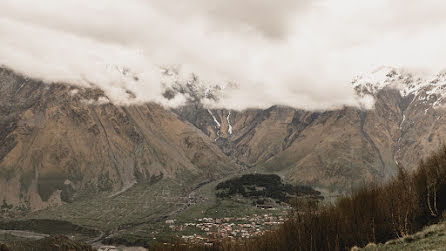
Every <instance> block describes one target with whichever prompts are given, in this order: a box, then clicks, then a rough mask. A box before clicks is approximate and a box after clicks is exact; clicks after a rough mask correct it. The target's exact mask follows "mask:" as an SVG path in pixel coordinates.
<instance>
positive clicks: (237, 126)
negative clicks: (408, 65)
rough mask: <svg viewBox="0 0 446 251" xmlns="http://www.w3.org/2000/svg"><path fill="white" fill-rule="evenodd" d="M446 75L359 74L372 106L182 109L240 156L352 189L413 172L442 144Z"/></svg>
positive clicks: (357, 83)
mask: <svg viewBox="0 0 446 251" xmlns="http://www.w3.org/2000/svg"><path fill="white" fill-rule="evenodd" d="M445 86H446V81H445V76H444V74H441V73H440V74H438V75H437V76H435V77H432V78H431V79H429V78H427V79H423V78H419V77H416V76H415V75H413V74H410V73H408V72H404V71H401V70H397V69H393V68H382V69H380V70H379V71H377V72H374V73H372V74H371V75H370V76H359V77H357V78H356V79H355V80H354V81H353V83H352V87H353V88H354V89H355V90H356V91H357V93H358V95H359V96H363V95H371V96H373V97H374V99H375V101H376V102H375V107H374V108H373V109H371V110H362V109H359V108H349V107H345V108H343V109H340V110H333V111H324V112H309V111H303V110H296V109H291V108H285V107H271V108H270V109H267V110H247V111H242V112H236V111H228V110H224V109H220V110H209V109H206V108H204V107H203V106H202V105H201V104H200V102H197V101H195V102H191V104H190V105H188V106H185V107H182V108H179V109H176V110H175V112H176V113H177V114H179V117H180V118H181V119H183V120H185V121H189V122H191V123H192V124H194V125H195V126H196V127H197V128H199V129H201V130H202V131H203V132H204V133H205V134H206V135H208V136H209V137H210V138H211V139H213V140H214V141H215V142H216V144H217V145H219V147H220V148H221V149H222V150H223V151H224V152H225V153H226V154H228V155H229V156H231V157H232V158H233V159H234V160H236V161H238V162H239V163H241V164H242V165H245V166H257V167H262V169H265V170H267V171H271V172H277V173H280V174H282V175H283V176H284V177H285V178H287V179H289V180H290V181H293V182H296V183H305V184H309V185H314V186H321V187H326V188H331V189H334V190H336V189H340V190H350V189H351V188H354V187H358V186H361V185H363V184H364V183H366V182H371V181H377V182H381V181H385V180H387V179H388V178H389V177H391V176H392V175H394V174H395V173H396V172H397V165H400V166H402V167H404V168H406V169H409V170H411V169H413V168H414V167H415V166H416V163H417V162H418V161H419V160H420V159H421V158H423V157H424V156H426V155H428V154H429V153H431V152H432V151H434V150H435V149H438V147H439V146H440V145H441V144H442V137H444V136H443V135H444V134H445V133H444V132H445V130H444V129H445V128H444V121H443V119H444V117H445V116H442V114H443V113H444V109H443V106H442V100H443V96H444V91H443V90H446V87H445Z"/></svg>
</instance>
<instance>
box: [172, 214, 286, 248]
mask: <svg viewBox="0 0 446 251" xmlns="http://www.w3.org/2000/svg"><path fill="white" fill-rule="evenodd" d="M285 215H286V213H283V214H281V215H273V214H272V213H266V214H262V215H257V214H253V215H252V216H247V217H240V218H239V217H225V218H200V219H196V222H193V223H183V224H176V220H166V222H165V223H166V224H167V225H168V226H169V228H170V229H171V230H172V231H177V232H183V231H187V230H191V231H197V232H199V233H202V234H192V235H182V236H181V238H182V239H183V240H184V241H185V242H188V243H206V242H213V241H215V240H217V239H233V240H235V239H242V238H253V237H257V236H260V235H263V234H264V233H266V232H267V231H271V230H272V229H274V228H275V227H277V226H279V225H281V224H283V223H284V221H285V220H286V217H285ZM188 232H190V231H188Z"/></svg>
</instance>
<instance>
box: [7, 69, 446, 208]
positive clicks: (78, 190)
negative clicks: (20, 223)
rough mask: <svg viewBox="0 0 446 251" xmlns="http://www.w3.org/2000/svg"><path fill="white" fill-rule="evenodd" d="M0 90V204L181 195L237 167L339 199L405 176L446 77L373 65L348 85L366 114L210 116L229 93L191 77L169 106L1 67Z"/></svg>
mask: <svg viewBox="0 0 446 251" xmlns="http://www.w3.org/2000/svg"><path fill="white" fill-rule="evenodd" d="M123 74H124V73H123ZM166 74H167V75H168V76H171V75H174V73H171V72H168V71H167V72H166ZM133 79H134V80H135V81H138V78H137V77H133ZM0 83H1V85H0V95H1V97H2V98H1V99H0V128H1V130H0V187H1V190H0V191H1V192H0V202H2V209H3V208H6V209H8V208H16V209H19V208H22V209H31V210H37V209H42V208H45V207H47V206H49V205H61V204H64V203H67V202H68V203H70V202H72V201H76V200H77V199H78V198H81V197H82V196H85V195H90V196H92V195H95V194H100V195H104V196H113V195H117V194H120V193H122V192H124V191H126V190H127V189H129V188H131V187H133V186H134V185H135V184H143V183H144V184H145V183H147V184H152V183H154V182H158V181H163V182H168V183H169V184H175V185H177V186H178V188H179V189H181V191H183V193H184V196H186V197H187V194H188V193H189V192H190V191H192V190H193V189H194V188H196V187H197V186H199V185H200V184H203V183H206V182H209V181H212V180H218V179H220V178H222V177H226V176H227V175H229V174H234V173H237V172H238V171H239V170H243V169H245V170H247V169H249V170H248V172H257V171H258V172H265V173H275V174H279V175H280V176H281V177H283V178H284V180H285V181H286V182H290V183H293V184H299V185H309V186H312V187H317V188H319V189H327V190H329V191H332V192H335V191H340V192H348V191H351V189H354V188H356V187H359V186H362V185H364V184H366V183H368V182H372V181H377V182H382V181H386V180H388V179H389V178H390V177H392V176H393V175H394V174H395V173H396V172H397V166H398V165H401V166H403V167H404V168H407V169H412V168H413V167H414V166H415V165H416V163H417V162H418V161H419V160H420V159H421V158H422V157H424V156H425V154H429V153H430V152H432V151H434V150H435V149H437V148H438V146H439V145H441V143H442V142H443V141H442V138H443V136H444V132H445V126H444V125H445V123H444V122H445V121H444V120H445V118H446V116H444V114H443V113H444V109H443V100H444V96H445V95H446V91H445V88H446V74H445V73H440V74H438V75H436V76H432V77H422V76H418V75H417V74H414V73H411V72H408V71H405V70H401V69H395V68H390V67H383V68H380V69H379V70H377V71H375V72H372V73H371V74H366V75H361V76H358V77H356V78H355V79H354V80H353V81H352V88H354V90H355V91H356V93H357V95H358V96H365V95H370V96H373V97H374V99H375V106H374V108H373V109H370V110H366V109H361V108H355V107H344V108H342V109H336V110H331V111H305V110H299V109H293V108H289V107H279V106H273V107H271V108H269V109H265V110H261V109H249V110H245V111H232V110H226V109H210V108H207V106H205V105H204V104H206V103H209V102H211V101H218V99H219V97H220V96H221V95H222V93H224V91H225V88H236V86H235V85H233V86H218V85H215V86H210V87H209V86H206V85H203V84H202V83H200V81H199V79H198V78H197V77H193V78H191V80H189V81H186V82H180V81H174V83H173V84H172V85H169V86H167V87H166V88H165V93H164V96H165V98H166V99H172V98H174V97H175V96H176V95H177V94H179V93H181V94H187V95H185V96H186V97H188V102H187V105H184V106H181V107H177V108H174V109H171V110H169V109H167V108H163V107H161V106H159V105H156V104H140V105H131V106H118V105H114V104H112V103H111V102H110V101H109V99H108V98H107V97H106V95H105V94H104V92H103V91H102V90H99V89H97V88H94V87H91V88H81V87H77V86H74V85H66V84H60V83H53V84H45V83H43V82H41V81H37V80H33V79H29V78H27V77H25V76H22V75H20V74H16V73H14V72H13V71H10V70H7V69H2V70H1V71H0ZM129 95H130V94H129ZM166 184H167V183H166ZM144 189H146V188H144ZM149 189H150V188H149ZM162 191H164V190H162Z"/></svg>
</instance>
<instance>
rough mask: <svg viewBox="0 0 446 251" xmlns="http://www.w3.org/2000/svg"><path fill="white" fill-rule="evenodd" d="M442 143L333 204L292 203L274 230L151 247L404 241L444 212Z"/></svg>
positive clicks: (342, 246) (307, 246)
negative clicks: (411, 168) (411, 166)
mask: <svg viewBox="0 0 446 251" xmlns="http://www.w3.org/2000/svg"><path fill="white" fill-rule="evenodd" d="M445 177H446V146H445V147H443V148H442V149H441V151H439V152H437V153H435V154H433V155H432V156H431V157H429V158H428V159H427V160H425V161H422V162H420V164H419V166H418V169H417V170H416V171H415V172H413V173H411V174H409V173H407V172H406V171H404V170H403V169H400V171H399V174H398V176H397V177H395V178H394V179H393V180H392V181H390V182H389V183H387V184H385V185H382V186H378V185H369V186H367V187H364V188H362V189H360V190H358V191H356V192H354V193H353V194H352V195H351V196H348V197H344V198H342V199H340V200H339V201H338V202H336V203H335V204H333V205H319V204H318V203H314V201H313V202H308V203H299V204H297V206H296V208H295V210H294V211H293V213H292V214H290V218H289V220H288V221H286V222H285V224H283V225H282V226H281V227H280V228H279V229H278V230H276V231H272V232H269V233H266V234H265V235H263V236H262V237H259V238H257V239H253V240H247V241H243V242H236V243H231V242H225V241H222V242H218V243H215V244H214V245H212V246H211V247H209V246H199V245H198V246H189V245H185V244H181V243H178V244H173V245H156V246H154V250H349V249H350V248H351V247H353V246H360V247H362V246H366V245H367V244H368V243H371V242H372V243H385V242H387V241H389V240H392V239H395V238H396V239H400V240H401V239H407V240H409V239H410V235H411V234H412V233H415V232H417V231H419V230H420V229H422V228H423V227H424V226H426V225H431V224H435V223H437V222H438V221H440V220H441V219H442V218H443V214H444V213H445V210H446V179H445Z"/></svg>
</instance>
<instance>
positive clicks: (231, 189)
mask: <svg viewBox="0 0 446 251" xmlns="http://www.w3.org/2000/svg"><path fill="white" fill-rule="evenodd" d="M216 189H217V197H219V198H231V197H232V196H234V195H237V194H238V195H241V196H243V197H246V198H260V197H268V198H272V199H275V200H277V201H280V202H287V201H288V200H289V199H290V198H291V197H290V195H294V196H305V195H313V196H319V195H320V194H321V193H320V192H319V191H316V190H314V189H313V188H311V187H308V186H293V185H291V184H284V183H282V180H281V178H280V177H279V176H277V175H275V174H246V175H243V176H241V177H238V178H234V179H230V180H227V181H224V182H221V183H219V184H218V185H217V187H216Z"/></svg>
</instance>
